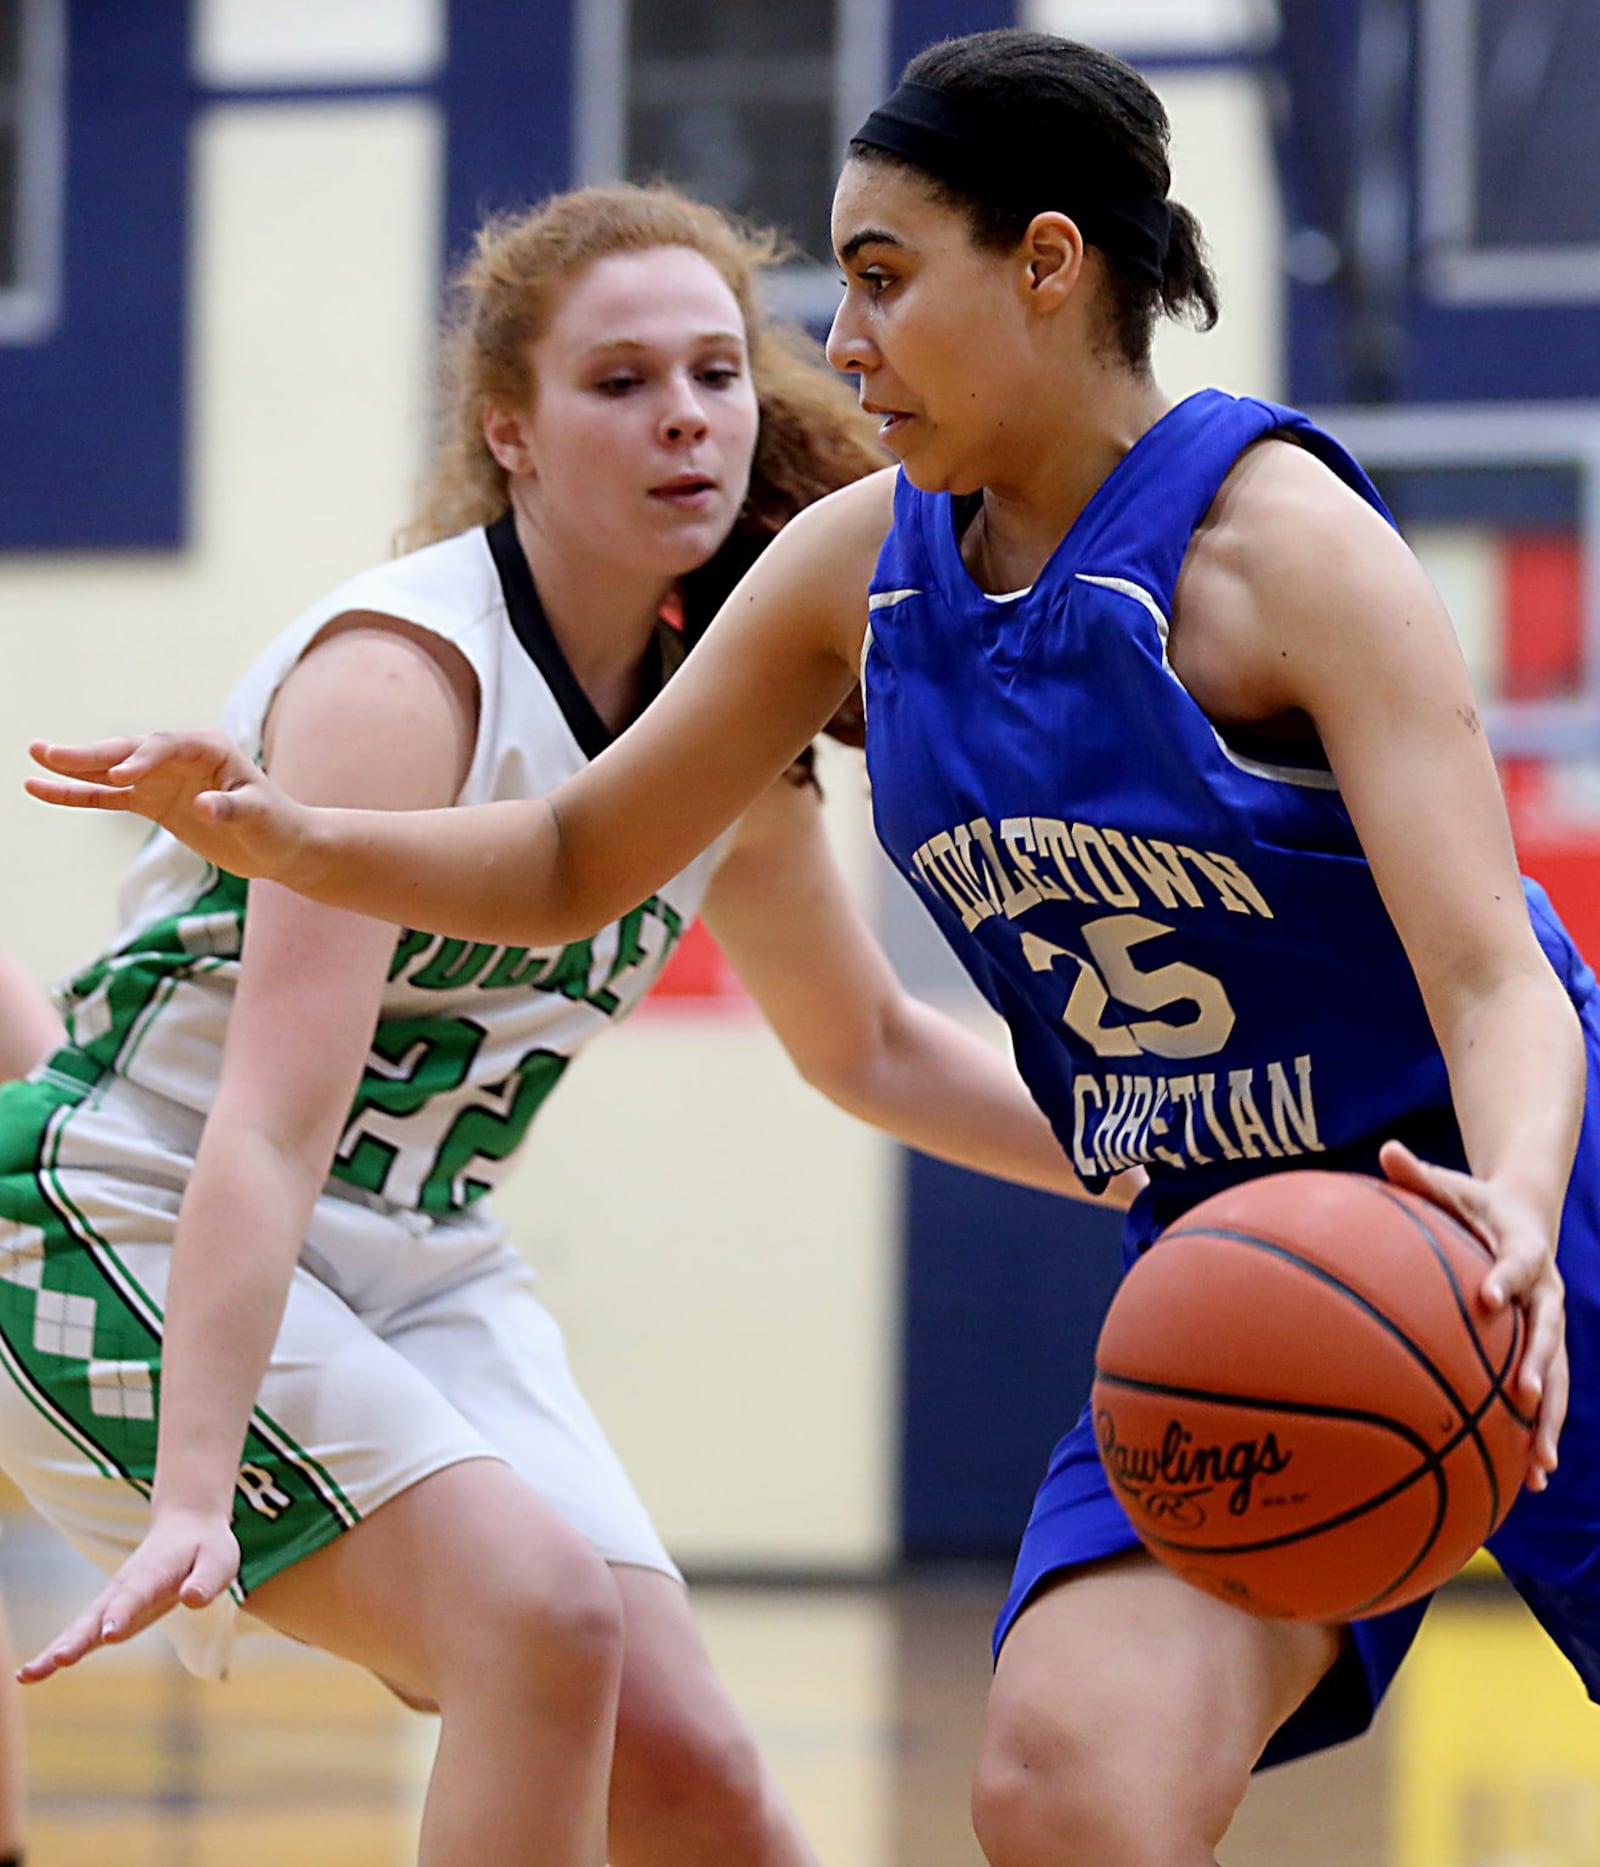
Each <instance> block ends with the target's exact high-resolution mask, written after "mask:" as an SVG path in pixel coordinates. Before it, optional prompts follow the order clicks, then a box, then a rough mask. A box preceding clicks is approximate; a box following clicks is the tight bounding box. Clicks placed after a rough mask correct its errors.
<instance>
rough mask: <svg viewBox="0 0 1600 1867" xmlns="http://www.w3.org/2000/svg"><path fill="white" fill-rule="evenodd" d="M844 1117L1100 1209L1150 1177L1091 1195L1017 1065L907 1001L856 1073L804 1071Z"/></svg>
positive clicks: (853, 1068) (854, 1067) (1122, 1201)
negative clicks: (843, 1111)
mask: <svg viewBox="0 0 1600 1867" xmlns="http://www.w3.org/2000/svg"><path fill="white" fill-rule="evenodd" d="M805 1073H806V1075H807V1079H808V1080H809V1081H811V1082H812V1083H813V1084H814V1086H815V1087H817V1088H819V1089H821V1090H822V1092H823V1093H824V1094H825V1095H827V1096H828V1097H829V1098H830V1099H831V1100H832V1101H834V1102H837V1103H838V1104H839V1106H840V1107H841V1108H846V1109H848V1110H849V1111H850V1113H851V1114H852V1115H857V1116H859V1117H860V1118H861V1119H862V1120H863V1121H868V1122H871V1123H872V1124H873V1126H874V1127H878V1128H882V1129H883V1130H885V1132H887V1133H889V1134H892V1135H894V1136H895V1137H896V1139H898V1140H901V1141H904V1142H905V1143H906V1144H907V1145H908V1146H909V1147H914V1148H917V1149H918V1150H919V1151H920V1152H922V1153H924V1154H931V1155H933V1156H935V1158H937V1159H939V1160H947V1161H950V1162H951V1163H952V1164H953V1165H955V1166H958V1167H970V1168H973V1169H975V1170H976V1171H977V1172H979V1173H987V1174H992V1175H994V1176H995V1177H996V1178H997V1179H1002V1180H1011V1181H1014V1182H1015V1183H1016V1184H1018V1185H1021V1186H1033V1187H1038V1188H1040V1189H1041V1190H1043V1191H1045V1192H1050V1193H1061V1194H1065V1195H1067V1196H1068V1197H1069V1198H1074V1199H1085V1200H1094V1202H1095V1203H1096V1204H1099V1205H1109V1206H1118V1207H1121V1206H1126V1205H1127V1204H1128V1203H1129V1202H1130V1201H1131V1200H1132V1198H1133V1196H1134V1194H1135V1193H1136V1192H1137V1190H1138V1186H1139V1185H1140V1184H1141V1183H1142V1176H1139V1175H1134V1174H1124V1175H1122V1176H1120V1177H1119V1178H1118V1179H1117V1180H1115V1181H1113V1182H1112V1185H1111V1187H1110V1188H1109V1189H1108V1190H1107V1192H1106V1193H1105V1194H1103V1195H1100V1196H1096V1195H1095V1194H1093V1193H1091V1192H1089V1190H1088V1189H1087V1188H1086V1187H1085V1186H1084V1184H1083V1182H1082V1180H1081V1179H1079V1177H1078V1175H1077V1174H1076V1173H1074V1172H1073V1170H1072V1166H1071V1163H1070V1162H1069V1160H1068V1159H1067V1156H1066V1154H1065V1153H1064V1152H1063V1151H1062V1148H1061V1143H1060V1142H1059V1141H1058V1140H1057V1139H1056V1137H1055V1133H1054V1131H1053V1130H1052V1128H1051V1127H1050V1124H1049V1123H1048V1122H1047V1121H1046V1120H1045V1118H1044V1116H1043V1115H1042V1114H1041V1113H1040V1112H1039V1109H1038V1107H1037V1106H1036V1105H1035V1103H1034V1102H1033V1100H1032V1098H1031V1097H1030V1096H1029V1095H1028V1093H1027V1090H1026V1088H1025V1087H1024V1085H1023V1083H1022V1080H1021V1078H1020V1077H1019V1076H1018V1075H1017V1072H1016V1069H1015V1067H1014V1065H1013V1064H1012V1062H1011V1060H1010V1058H1009V1057H1008V1056H1006V1055H1005V1053H1004V1052H1003V1051H1001V1050H998V1049H996V1048H995V1047H994V1046H993V1045H991V1044H989V1043H987V1042H985V1040H984V1039H983V1038H981V1037H979V1036H977V1035H976V1034H975V1033H973V1032H971V1031H968V1030H966V1029H965V1028H964V1027H963V1026H961V1025H959V1024H957V1023H956V1022H955V1021H954V1020H953V1019H951V1018H947V1017H945V1016H944V1015H943V1014H942V1013H940V1012H937V1011H935V1010H934V1009H933V1008H932V1007H931V1006H929V1005H924V1004H921V1003H919V1002H918V1001H917V1000H916V999H913V998H909V997H902V998H901V999H900V1000H899V1001H898V1003H897V1004H896V1006H895V1007H894V1008H893V1010H892V1013H891V1014H890V1015H889V1016H888V1017H887V1018H886V1019H885V1021H884V1023H883V1025H882V1027H881V1031H880V1034H879V1039H878V1041H877V1042H876V1043H874V1044H871V1045H868V1046H865V1047H864V1048H863V1050H862V1051H861V1052H860V1053H859V1054H858V1056H857V1058H856V1059H854V1060H853V1061H852V1063H851V1065H850V1066H849V1067H848V1068H843V1067H836V1068H833V1069H831V1070H823V1069H818V1070H813V1071H806V1072H805Z"/></svg>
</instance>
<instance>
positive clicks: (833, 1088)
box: [785, 1017, 893, 1121]
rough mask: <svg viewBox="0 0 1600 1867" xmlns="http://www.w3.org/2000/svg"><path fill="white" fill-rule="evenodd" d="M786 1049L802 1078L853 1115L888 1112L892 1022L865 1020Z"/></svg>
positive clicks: (812, 1036) (808, 1037)
mask: <svg viewBox="0 0 1600 1867" xmlns="http://www.w3.org/2000/svg"><path fill="white" fill-rule="evenodd" d="M785 1048H786V1049H787V1051H788V1053H789V1060H790V1062H791V1063H793V1065H794V1067H795V1069H796V1070H797V1071H798V1072H799V1074H800V1077H801V1080H802V1081H803V1082H804V1083H806V1085H807V1086H808V1087H809V1088H812V1089H815V1090H816V1091H817V1093H818V1094H819V1095H824V1096H826V1097H827V1098H828V1100H829V1101H830V1102H832V1103H835V1104H837V1106H838V1107H840V1108H842V1109H844V1110H846V1111H847V1112H848V1113H849V1114H851V1115H858V1116H860V1117H862V1118H863V1119H864V1120H867V1121H871V1120H873V1119H874V1117H875V1116H876V1115H877V1114H878V1113H879V1111H880V1110H881V1109H882V1108H883V1106H884V1104H885V1100H886V1095H887V1089H886V1085H887V1083H888V1080H889V1077H890V1075H891V1073H892V1062H891V1055H892V1051H893V1039H892V1036H891V1033H890V1030H889V1020H888V1019H887V1018H883V1017H879V1018H869V1019H864V1020H862V1021H861V1023H860V1024H858V1025H852V1026H851V1027H850V1028H849V1029H847V1030H840V1031H832V1032H824V1033H820V1034H819V1033H816V1032H808V1033H807V1034H806V1036H805V1037H804V1038H803V1039H797V1040H795V1041H792V1042H789V1043H787V1044H786V1045H785Z"/></svg>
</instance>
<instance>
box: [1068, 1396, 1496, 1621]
mask: <svg viewBox="0 0 1600 1867" xmlns="http://www.w3.org/2000/svg"><path fill="white" fill-rule="evenodd" d="M1097 1378H1098V1379H1099V1380H1100V1381H1101V1382H1103V1383H1104V1384H1106V1385H1108V1386H1112V1387H1125V1388H1131V1389H1133V1390H1135V1391H1136V1392H1139V1393H1146V1394H1159V1395H1160V1396H1161V1397H1162V1398H1163V1399H1169V1400H1200V1401H1207V1402H1215V1403H1217V1404H1218V1405H1223V1406H1236V1407H1241V1408H1246V1409H1254V1410H1255V1411H1256V1412H1258V1413H1295V1414H1303V1415H1306V1416H1307V1417H1310V1418H1313V1419H1333V1420H1355V1421H1357V1422H1359V1423H1361V1424H1363V1425H1368V1426H1380V1427H1384V1428H1387V1429H1388V1430H1389V1431H1390V1432H1392V1433H1393V1434H1394V1435H1395V1436H1396V1437H1397V1438H1399V1439H1403V1440H1405V1441H1407V1442H1408V1443H1409V1444H1410V1445H1411V1446H1412V1448H1413V1449H1414V1450H1415V1451H1416V1452H1417V1453H1418V1454H1419V1455H1420V1457H1421V1459H1422V1463H1421V1464H1420V1465H1418V1466H1417V1467H1416V1469H1415V1470H1414V1471H1410V1472H1408V1473H1407V1474H1406V1475H1405V1477H1404V1478H1397V1479H1396V1480H1395V1482H1394V1483H1393V1484H1392V1485H1390V1486H1389V1488H1388V1489H1387V1490H1386V1491H1380V1492H1379V1493H1378V1494H1377V1496H1375V1497H1372V1498H1368V1499H1366V1500H1365V1501H1364V1502H1363V1503H1361V1504H1359V1505H1352V1506H1351V1508H1350V1509H1349V1510H1346V1511H1341V1512H1338V1513H1337V1514H1336V1515H1334V1516H1332V1517H1328V1518H1325V1519H1323V1520H1322V1521H1321V1522H1319V1523H1313V1524H1303V1525H1302V1526H1301V1527H1300V1528H1299V1529H1298V1530H1293V1531H1286V1532H1285V1533H1284V1534H1283V1535H1282V1536H1278V1537H1270V1538H1267V1539H1266V1540H1264V1541H1261V1540H1258V1541H1256V1542H1251V1543H1219V1544H1215V1545H1208V1546H1207V1547H1205V1548H1198V1547H1196V1546H1195V1545H1194V1544H1192V1543H1177V1542H1174V1541H1173V1540H1172V1539H1171V1538H1169V1537H1163V1536H1157V1535H1155V1534H1154V1532H1152V1533H1151V1538H1150V1540H1151V1541H1152V1542H1158V1543H1160V1544H1161V1545H1162V1546H1163V1547H1164V1548H1167V1549H1184V1550H1188V1551H1189V1552H1190V1553H1191V1554H1193V1555H1197V1556H1247V1555H1254V1554H1256V1553H1257V1552H1258V1551H1261V1550H1265V1549H1280V1548H1283V1547H1285V1546H1286V1545H1287V1544H1290V1543H1298V1542H1301V1541H1302V1540H1304V1539H1305V1538H1307V1537H1312V1536H1321V1535H1322V1534H1323V1532H1324V1531H1327V1530H1337V1529H1339V1528H1340V1527H1341V1526H1342V1525H1344V1524H1346V1523H1350V1522H1352V1521H1353V1520H1354V1519H1355V1518H1357V1517H1361V1516H1364V1515H1365V1514H1366V1512H1368V1511H1369V1510H1376V1509H1377V1507H1378V1506H1379V1505H1380V1504H1387V1503H1389V1502H1390V1501H1391V1500H1392V1499H1394V1498H1397V1497H1399V1495H1400V1494H1401V1492H1403V1491H1407V1490H1409V1489H1410V1488H1411V1486H1412V1485H1414V1484H1415V1483H1416V1482H1417V1480H1418V1479H1419V1478H1421V1477H1423V1476H1424V1474H1431V1475H1432V1477H1433V1478H1434V1480H1435V1481H1436V1482H1437V1483H1440V1484H1442V1482H1443V1478H1444V1463H1445V1460H1446V1459H1448V1458H1449V1457H1450V1455H1451V1454H1452V1453H1453V1452H1455V1451H1457V1450H1458V1449H1459V1448H1460V1446H1461V1445H1462V1443H1463V1441H1464V1440H1465V1439H1466V1438H1467V1436H1468V1433H1469V1432H1470V1431H1471V1428H1470V1426H1467V1425H1463V1426H1462V1428H1461V1430H1460V1431H1459V1432H1458V1433H1456V1434H1455V1436H1454V1437H1453V1438H1452V1439H1450V1440H1449V1441H1447V1442H1446V1444H1445V1445H1444V1446H1443V1447H1442V1448H1441V1449H1440V1451H1439V1452H1438V1453H1437V1454H1435V1453H1433V1452H1432V1451H1431V1450H1430V1449H1429V1446H1428V1443H1427V1441H1426V1440H1425V1439H1423V1438H1422V1437H1421V1435H1420V1434H1418V1433H1415V1432H1413V1431H1412V1429H1411V1428H1410V1427H1409V1426H1407V1425H1406V1424H1405V1422H1404V1421H1403V1420H1396V1419H1392V1418H1390V1416H1389V1415H1387V1414H1384V1413H1364V1412H1362V1411H1360V1410H1359V1409H1357V1408H1354V1407H1325V1406H1313V1405H1311V1404H1310V1403H1309V1402H1306V1401H1293V1400H1262V1399H1259V1398H1256V1397H1253V1396H1249V1395H1244V1394H1218V1393H1215V1392H1214V1391H1212V1390H1209V1389H1200V1388H1187V1387H1175V1386H1172V1385H1169V1384H1166V1383H1163V1382H1159V1381H1140V1380H1135V1379H1132V1378H1130V1377H1128V1376H1126V1375H1120V1374H1099V1375H1098V1377H1097ZM1442 1521H1443V1514H1442V1498H1441V1500H1440V1514H1439V1515H1438V1516H1436V1517H1435V1520H1434V1526H1433V1529H1432V1531H1431V1532H1430V1533H1429V1536H1428V1540H1427V1542H1426V1543H1425V1544H1424V1546H1423V1549H1422V1551H1421V1553H1420V1554H1419V1555H1418V1556H1417V1558H1416V1561H1415V1562H1413V1563H1412V1565H1411V1568H1410V1569H1408V1570H1406V1572H1405V1573H1406V1575H1409V1574H1410V1573H1411V1572H1412V1570H1413V1569H1415V1568H1416V1566H1417V1563H1418V1562H1421V1561H1422V1559H1423V1557H1425V1556H1426V1555H1427V1553H1428V1551H1429V1550H1430V1549H1431V1548H1432V1547H1433V1545H1434V1543H1435V1542H1436V1541H1437V1540H1438V1534H1439V1527H1440V1524H1441V1523H1442ZM1479 1541H1480V1542H1482V1541H1483V1539H1482V1538H1481V1537H1480V1538H1479ZM1404 1580H1405V1576H1404V1575H1402V1576H1401V1577H1400V1578H1399V1579H1398V1580H1396V1581H1394V1582H1391V1583H1390V1585H1389V1587H1388V1588H1386V1589H1385V1590H1384V1594H1389V1593H1391V1592H1392V1591H1393V1590H1394V1589H1396V1588H1398V1587H1399V1586H1400V1584H1401V1582H1403V1581H1404ZM1377 1598H1378V1597H1375V1599H1377Z"/></svg>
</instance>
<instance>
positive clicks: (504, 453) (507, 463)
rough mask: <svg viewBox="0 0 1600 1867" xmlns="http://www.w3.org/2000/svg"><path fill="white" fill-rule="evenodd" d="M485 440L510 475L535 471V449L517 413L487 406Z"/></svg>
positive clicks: (484, 423)
mask: <svg viewBox="0 0 1600 1867" xmlns="http://www.w3.org/2000/svg"><path fill="white" fill-rule="evenodd" d="M483 439H484V443H485V445H486V446H487V447H488V449H489V452H490V453H491V454H493V455H494V457H495V459H496V460H497V461H498V462H499V463H500V465H501V466H502V467H504V468H505V470H506V472H507V473H531V472H532V471H533V449H532V448H531V447H530V446H529V444H528V431H527V424H526V422H525V421H524V420H523V417H522V416H521V415H519V414H517V413H516V412H515V411H514V410H512V409H507V408H497V407H496V406H495V405H494V403H492V402H487V403H485V404H484V409H483Z"/></svg>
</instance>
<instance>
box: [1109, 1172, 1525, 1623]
mask: <svg viewBox="0 0 1600 1867" xmlns="http://www.w3.org/2000/svg"><path fill="white" fill-rule="evenodd" d="M1491 1261H1492V1260H1491V1257H1490V1253H1489V1251H1488V1249H1487V1248H1486V1247H1485V1246H1484V1245H1483V1244H1481V1243H1480V1242H1479V1240H1477V1239H1476V1238H1474V1237H1473V1236H1472V1234H1471V1233H1470V1232H1468V1231H1467V1230H1466V1229H1465V1227H1463V1226H1462V1225H1460V1224H1458V1223H1457V1222H1456V1221H1455V1220H1454V1219H1453V1218H1451V1217H1450V1215H1449V1214H1448V1213H1446V1212H1444V1211H1443V1210H1441V1209H1440V1208H1439V1207H1437V1206H1435V1205H1432V1204H1430V1203H1429V1202H1428V1201H1427V1200H1425V1199H1419V1198H1417V1197H1416V1196H1415V1195H1414V1194H1411V1193H1406V1192H1402V1191H1401V1190H1400V1189H1399V1188H1398V1187H1394V1186H1390V1185H1388V1184H1387V1183H1385V1182H1384V1181H1381V1180H1375V1179H1368V1178H1366V1177H1364V1176H1362V1175H1360V1174H1347V1173H1316V1172H1304V1173H1281V1174H1273V1175H1270V1176H1267V1177H1265V1178H1262V1179H1258V1180H1251V1181H1248V1182H1246V1183H1245V1184H1244V1185H1242V1186H1238V1187H1235V1188H1233V1189H1232V1190H1231V1191H1229V1192H1226V1193H1219V1194H1218V1195H1216V1197H1215V1198H1212V1199H1208V1200H1206V1201H1204V1202H1203V1203H1202V1204H1201V1205H1198V1206H1196V1207H1195V1208H1194V1210H1193V1211H1192V1212H1189V1213H1187V1214H1186V1215H1185V1216H1184V1217H1183V1218H1181V1219H1179V1220H1178V1221H1177V1223H1176V1224H1174V1225H1173V1226H1171V1227H1169V1229H1168V1230H1167V1231H1165V1232H1164V1233H1162V1235H1161V1237H1160V1238H1159V1239H1158V1240H1157V1241H1156V1243H1155V1245H1154V1246H1153V1248H1152V1249H1151V1250H1149V1251H1148V1252H1146V1253H1145V1255H1144V1257H1143V1258H1141V1259H1140V1261H1139V1262H1138V1263H1137V1264H1136V1265H1135V1266H1134V1267H1133V1269H1132V1270H1131V1271H1130V1272H1129V1273H1128V1276H1127V1277H1126V1278H1125V1279H1124V1281H1123V1283H1122V1286H1121V1288H1120V1289H1119V1290H1118V1292H1117V1295H1116V1299H1115V1301H1114V1302H1113V1303H1112V1305H1111V1308H1110V1310H1109V1312H1108V1313H1107V1316H1106V1320H1105V1325H1104V1327H1103V1328H1102V1330H1101V1332H1100V1342H1099V1347H1098V1349H1097V1350H1096V1355H1095V1363H1096V1368H1095V1382H1094V1394H1093V1408H1094V1421H1095V1432H1096V1435H1097V1438H1098V1441H1099V1446H1100V1457H1101V1459H1102V1461H1103V1462H1104V1464H1105V1468H1106V1472H1107V1475H1108V1476H1109V1478H1110V1480H1111V1485H1112V1488H1113V1490H1115V1492H1116V1494H1117V1496H1118V1498H1119V1499H1120V1500H1121V1502H1122V1504H1123V1506H1124V1508H1125V1509H1126V1510H1127V1513H1128V1515H1129V1516H1130V1517H1131V1518H1132V1520H1133V1525H1134V1528H1135V1529H1136V1530H1137V1531H1138V1532H1139V1535H1140V1537H1141V1538H1142V1539H1143V1541H1144V1542H1145V1544H1146V1545H1147V1547H1148V1548H1149V1549H1150V1550H1151V1552H1152V1553H1153V1554H1154V1555H1156V1556H1158V1557H1159V1558H1160V1559H1161V1561H1162V1562H1164V1563H1166V1564H1167V1565H1168V1567H1170V1568H1172V1569H1173V1570H1175V1571H1176V1572H1177V1573H1178V1574H1179V1575H1181V1576H1183V1577H1184V1579H1185V1580H1186V1581H1190V1582H1193V1583H1194V1584H1196V1586H1197V1587H1200V1588H1203V1589H1206V1590H1207V1591H1208V1592H1209V1593H1211V1594H1214V1595H1219V1596H1221V1598H1222V1599H1223V1600H1224V1601H1231V1602H1233V1603H1234V1604H1235V1605H1237V1606H1239V1607H1242V1608H1248V1609H1249V1610H1250V1611H1251V1612H1252V1613H1256V1614H1266V1615H1279V1616H1285V1617H1288V1618H1290V1619H1294V1620H1306V1621H1334V1620H1338V1621H1343V1620H1352V1619H1355V1618H1358V1617H1360V1616H1362V1615H1367V1614H1376V1613H1378V1612H1380V1611H1381V1610H1383V1609H1385V1608H1395V1607H1399V1606H1400V1605H1401V1603H1403V1602H1406V1601H1411V1600H1414V1599H1415V1598H1416V1597H1417V1596H1419V1595H1424V1594H1426V1593H1427V1592H1428V1591H1429V1590H1430V1589H1432V1588H1437V1587H1438V1586H1439V1584H1440V1583H1441V1582H1443V1581H1445V1580H1446V1579H1447V1578H1448V1577H1450V1576H1451V1575H1453V1574H1454V1573H1455V1572H1456V1570H1457V1569H1459V1568H1460V1567H1461V1565H1462V1564H1463V1563H1464V1562H1465V1561H1466V1560H1467V1558H1468V1557H1469V1556H1471V1554H1472V1553H1473V1551H1474V1550H1476V1549H1477V1548H1478V1546H1479V1545H1480V1544H1481V1543H1482V1542H1484V1540H1485V1539H1486V1538H1487V1537H1488V1536H1489V1535H1490V1533H1491V1532H1492V1531H1493V1530H1494V1529H1496V1528H1497V1527H1498V1525H1499V1524H1500V1522H1501V1520H1502V1519H1503V1518H1504V1516H1505V1514H1506V1512H1507V1511H1508V1510H1509V1509H1510V1508H1511V1505H1512V1502H1513V1500H1514V1499H1515V1498H1516V1495H1517V1491H1518V1488H1519V1486H1520V1485H1521V1483H1522V1479H1523V1476H1524V1473H1525V1472H1526V1470H1527V1464H1528V1455H1529V1447H1530V1442H1531V1437H1532V1421H1531V1419H1529V1418H1528V1417H1527V1416H1526V1415H1525V1414H1524V1413H1522V1412H1521V1411H1519V1409H1518V1408H1517V1406H1516V1404H1515V1403H1514V1401H1513V1398H1512V1394H1511V1383H1512V1379H1513V1377H1514V1375H1515V1372H1516V1368H1517V1362H1518V1359H1519V1357H1520V1356H1521V1353H1522V1343H1523V1331H1524V1320H1523V1315H1522V1312H1521V1310H1520V1309H1519V1308H1518V1307H1517V1306H1516V1305H1515V1304H1511V1305H1508V1306H1507V1307H1506V1308H1504V1309H1502V1310H1500V1311H1498V1312H1495V1313H1493V1314H1490V1313H1489V1312H1487V1311H1485V1310H1484V1309H1483V1307H1482V1305H1481V1304H1480V1303H1479V1302H1478V1300H1477V1293H1478V1289H1479V1286H1480V1285H1481V1284H1482V1282H1483V1276H1484V1272H1485V1271H1486V1270H1487V1269H1488V1267H1489V1264H1490V1263H1491Z"/></svg>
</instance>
